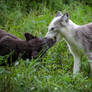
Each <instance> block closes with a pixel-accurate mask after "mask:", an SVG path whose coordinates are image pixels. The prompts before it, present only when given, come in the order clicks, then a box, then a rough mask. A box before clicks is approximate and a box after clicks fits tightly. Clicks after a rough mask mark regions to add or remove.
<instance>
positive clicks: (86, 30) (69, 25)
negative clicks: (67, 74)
mask: <svg viewBox="0 0 92 92" xmlns="http://www.w3.org/2000/svg"><path fill="white" fill-rule="evenodd" d="M46 37H48V38H53V37H56V39H57V41H58V40H60V38H64V39H65V40H66V42H67V45H68V47H69V50H70V52H71V54H72V55H73V57H74V67H73V73H74V74H76V73H78V72H79V71H80V59H81V57H82V56H83V54H85V55H87V57H88V60H89V61H90V62H89V63H90V68H91V72H92V62H91V61H92V52H91V51H92V23H89V24H85V25H80V26H79V25H77V24H75V23H73V22H72V21H71V20H70V19H69V16H68V13H65V14H64V15H63V14H62V13H61V12H60V11H58V12H57V13H56V16H55V17H54V19H53V20H52V22H51V23H50V25H49V27H48V32H47V34H46Z"/></svg>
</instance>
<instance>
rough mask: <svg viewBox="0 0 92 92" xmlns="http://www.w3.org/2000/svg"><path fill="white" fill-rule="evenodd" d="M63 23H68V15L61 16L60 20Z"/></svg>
mask: <svg viewBox="0 0 92 92" xmlns="http://www.w3.org/2000/svg"><path fill="white" fill-rule="evenodd" d="M61 19H62V20H63V21H65V22H68V20H69V15H68V13H65V14H64V15H63V16H62V18H61Z"/></svg>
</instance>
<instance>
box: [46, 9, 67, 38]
mask: <svg viewBox="0 0 92 92" xmlns="http://www.w3.org/2000/svg"><path fill="white" fill-rule="evenodd" d="M68 24H69V15H68V13H65V14H62V13H61V12H60V11H58V12H57V13H56V16H55V17H54V18H53V20H52V21H51V23H50V24H49V26H48V32H47V34H46V37H48V38H53V37H56V38H57V39H59V38H58V37H59V35H62V36H63V34H62V32H64V31H65V30H67V26H68Z"/></svg>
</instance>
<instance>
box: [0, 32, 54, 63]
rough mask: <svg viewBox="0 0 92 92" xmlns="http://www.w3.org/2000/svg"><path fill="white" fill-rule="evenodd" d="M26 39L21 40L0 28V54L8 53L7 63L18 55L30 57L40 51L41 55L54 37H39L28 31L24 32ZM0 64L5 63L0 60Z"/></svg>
mask: <svg viewBox="0 0 92 92" xmlns="http://www.w3.org/2000/svg"><path fill="white" fill-rule="evenodd" d="M24 36H25V38H26V40H21V39H19V38H17V37H15V36H13V35H11V34H8V33H7V32H5V31H2V30H0V56H5V55H8V54H9V53H12V54H11V55H10V56H9V57H8V62H7V64H9V65H11V64H12V63H14V62H15V61H16V60H17V59H18V57H19V56H21V58H22V59H32V58H36V57H37V56H38V53H39V52H41V55H40V56H42V55H43V54H44V53H45V52H46V51H47V50H48V49H49V48H50V47H51V46H52V45H53V44H54V43H55V39H54V40H53V39H47V38H39V37H36V36H33V35H31V34H30V33H25V34H24ZM1 65H6V64H5V62H2V63H1Z"/></svg>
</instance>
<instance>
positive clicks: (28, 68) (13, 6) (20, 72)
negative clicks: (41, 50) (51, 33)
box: [0, 0, 92, 92]
mask: <svg viewBox="0 0 92 92" xmlns="http://www.w3.org/2000/svg"><path fill="white" fill-rule="evenodd" d="M58 10H61V11H62V12H63V13H65V12H68V13H69V15H70V19H71V20H73V21H74V22H75V23H77V24H79V25H80V24H86V23H89V22H92V1H91V0H0V29H3V30H6V31H7V32H9V33H11V34H13V35H15V36H17V37H19V38H21V39H25V38H24V33H25V32H29V33H32V34H33V35H36V36H38V37H44V36H45V34H46V32H47V28H48V24H49V23H50V21H51V20H52V18H53V17H54V15H55V13H56V11H58ZM2 59H3V57H1V56H0V60H2ZM18 62H19V64H18V65H16V66H13V67H8V66H6V67H1V66H0V92H92V79H91V78H90V77H89V65H88V62H87V59H86V57H85V56H84V58H83V60H82V62H81V63H82V67H81V72H80V73H79V74H78V75H76V76H74V75H73V74H72V67H73V57H72V55H71V54H70V53H69V51H68V47H67V45H66V43H65V42H64V41H60V42H58V43H56V44H55V45H54V46H53V47H52V48H51V49H49V50H48V51H47V53H46V54H45V56H44V57H43V58H42V59H40V58H37V59H35V60H34V59H32V60H30V61H28V60H26V61H24V60H22V59H21V60H19V61H18Z"/></svg>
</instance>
